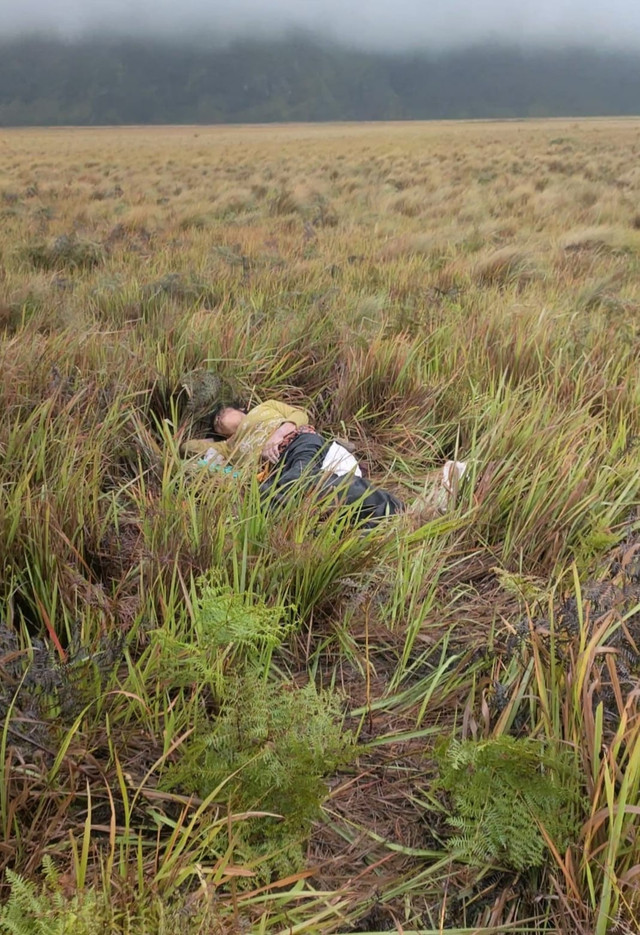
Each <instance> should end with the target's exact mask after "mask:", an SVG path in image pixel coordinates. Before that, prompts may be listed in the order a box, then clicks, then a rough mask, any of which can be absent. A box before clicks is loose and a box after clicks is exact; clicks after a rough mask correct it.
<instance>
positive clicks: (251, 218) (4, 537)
mask: <svg viewBox="0 0 640 935" xmlns="http://www.w3.org/2000/svg"><path fill="white" fill-rule="evenodd" d="M0 215H1V218H2V233H1V241H0V252H1V260H2V262H1V265H0V356H1V360H2V376H1V378H0V454H1V458H2V461H1V464H0V541H1V542H2V548H3V552H2V562H0V600H1V602H2V603H1V605H0V606H1V607H2V614H1V619H0V643H1V646H0V668H1V673H2V689H1V692H0V706H1V708H2V714H3V724H4V727H3V731H2V734H1V741H0V743H1V749H0V754H1V756H0V769H1V773H0V821H1V822H2V832H3V834H2V842H3V843H2V844H1V845H0V865H1V867H2V869H3V871H4V873H5V874H6V876H5V884H4V896H5V898H8V899H9V903H8V908H7V909H5V910H4V915H3V916H0V919H1V920H3V921H0V931H11V932H16V931H21V932H22V931H24V932H29V933H34V935H35V933H44V932H47V933H49V932H55V933H58V932H63V931H64V932H74V933H78V935H88V933H91V932H104V931H109V932H111V931H113V932H131V933H132V935H139V933H142V932H149V933H151V932H154V933H155V932H164V933H167V935H170V933H171V935H172V933H176V932H178V931H180V932H184V931H189V932H202V933H205V932H207V933H209V932H225V933H226V932H238V933H240V932H255V933H262V935H267V933H269V935H271V933H282V935H284V933H296V935H298V933H308V935H312V933H313V935H316V933H317V935H320V933H329V932H379V931H396V932H404V933H405V935H408V933H411V932H423V933H431V932H433V933H436V932H442V933H449V935H453V933H456V932H457V933H461V932H465V931H467V932H483V933H486V935H488V933H497V932H566V933H569V932H571V933H576V932H577V933H585V935H586V933H592V932H595V933H596V935H603V933H605V932H612V933H616V935H626V933H635V932H637V931H638V928H639V926H640V901H639V899H638V895H637V893H638V880H639V879H640V845H639V841H638V821H639V819H638V816H639V809H638V804H637V803H638V790H639V785H640V718H639V714H638V676H639V674H640V651H639V641H640V618H639V617H638V616H637V613H636V611H637V609H638V607H639V606H640V587H639V586H638V581H640V564H639V563H640V539H639V537H638V529H639V524H640V514H639V513H638V506H639V496H640V472H639V470H638V467H639V460H640V456H639V454H638V446H637V443H638V439H639V438H640V369H639V367H638V348H639V346H640V345H639V343H638V342H639V333H638V332H639V328H640V324H639V323H640V317H639V313H640V278H639V273H640V122H638V121H635V120H619V121H614V120H609V121H604V120H592V121H581V122H576V121H548V122H513V123H500V124H494V123H473V124H471V123H470V124H463V123H460V124H444V123H443V124H437V123H434V124H406V125H402V124H389V125H385V124H380V125H359V126H350V125H331V126H316V127H311V126H309V127H306V126H300V127H269V128H266V127H264V128H263V127H252V128H248V127H247V128H234V129H227V128H224V127H216V128H210V129H209V128H163V129H159V128H158V129H135V128H132V129H128V130H118V131H115V130H108V129H95V130H81V131H79V130H70V129H69V130H65V129H62V130H29V131H3V132H2V134H1V135H0ZM198 368H205V369H207V370H211V371H214V372H215V373H216V374H218V375H219V376H220V377H222V378H223V379H225V380H226V381H227V382H229V383H230V384H232V385H233V386H234V388H235V389H236V390H237V392H238V393H239V394H240V395H243V396H244V397H245V398H246V399H248V400H249V399H250V400H259V399H265V398H269V397H273V396H277V397H279V398H283V399H286V400H288V401H290V402H295V403H298V404H302V405H305V406H307V407H308V408H309V409H310V411H311V413H312V416H313V420H314V422H315V424H316V425H317V426H318V427H319V428H321V429H322V430H325V431H327V432H336V433H337V434H340V435H342V436H344V435H346V436H348V437H349V439H350V440H351V441H352V442H353V443H354V445H355V447H356V450H357V452H358V456H359V457H360V458H361V460H362V461H363V462H364V463H365V464H366V465H367V467H368V469H369V472H370V474H371V476H372V478H374V479H375V480H377V481H379V482H380V483H382V484H384V485H385V486H387V487H389V488H390V489H392V490H393V491H394V492H397V493H399V494H400V495H401V496H402V497H403V498H405V499H407V500H410V499H411V498H412V497H414V496H419V495H420V492H421V490H422V488H423V482H424V479H425V477H427V476H429V475H430V474H431V473H432V472H433V471H434V470H435V469H437V468H438V467H439V465H440V464H441V463H442V461H443V459H445V458H448V457H454V456H456V455H457V456H458V457H464V458H468V459H469V461H470V463H471V465H472V468H471V474H472V476H471V479H470V483H469V484H468V485H467V486H466V487H465V488H464V489H463V490H462V491H461V495H460V497H459V501H458V503H457V505H456V506H455V508H454V509H452V510H451V511H450V512H449V513H448V514H447V515H446V516H444V517H435V518H434V517H427V516H424V517H423V520H424V522H422V524H419V523H415V522H414V523H413V524H412V525H411V526H409V525H408V524H407V523H391V524H389V525H388V526H386V527H384V528H382V529H380V530H379V531H378V532H376V533H375V534H373V535H370V536H363V535H362V534H360V533H358V532H357V531H354V530H352V529H350V528H348V527H347V528H345V527H344V526H343V525H342V523H341V520H340V519H336V520H335V521H333V522H326V523H324V524H320V525H318V523H317V522H316V519H315V517H314V514H313V510H312V508H311V507H307V506H305V505H304V504H303V505H302V506H301V507H298V508H297V509H291V510H290V511H289V512H288V513H285V514H284V515H283V516H280V517H279V518H278V520H277V521H274V520H273V519H272V518H270V517H268V516H265V515H264V514H263V512H262V510H261V507H260V504H259V500H258V497H257V491H256V489H255V487H251V488H250V489H244V488H241V487H239V485H238V484H237V482H236V481H235V480H234V479H233V478H232V477H230V476H228V475H219V476H217V475H208V474H206V475H203V474H202V473H194V472H193V471H192V470H190V469H189V467H188V466H186V465H185V463H184V461H183V459H182V458H181V457H180V442H181V441H182V440H183V439H184V438H185V437H186V436H187V434H188V432H189V426H190V422H189V418H188V413H186V411H185V407H184V405H183V404H184V394H183V395H182V396H181V395H180V394H179V393H178V392H177V391H178V390H179V387H180V383H181V379H182V377H183V375H184V374H186V373H188V372H190V371H194V370H196V369H198ZM314 686H315V688H314ZM452 739H453V741H454V744H453V745H449V746H448V747H446V746H443V743H446V742H447V741H451V740H452ZM514 744H515V745H514ZM491 757H494V759H493V760H492V759H491ZM496 757H497V759H496ZM483 758H484V759H483ZM491 762H494V766H491V765H490V764H491ZM495 762H497V763H498V767H497V768H496V767H495ZM528 762H531V763H533V768H532V772H530V773H529V774H525V772H520V768H521V767H522V769H524V768H525V766H526V763H528ZM500 764H503V766H501V765H500ZM523 764H524V765H523ZM456 769H461V770H462V773H461V774H459V775H458V779H460V775H461V776H462V786H461V785H460V784H458V785H457V786H456V781H457V780H456ZM447 776H448V777H449V778H448V779H447ZM483 777H485V778H486V780H487V781H486V783H485V787H484V793H483V794H484V795H485V797H486V801H487V803H489V802H490V801H491V802H492V803H493V804H495V806H496V807H495V810H494V812H493V813H492V814H493V818H492V819H491V820H489V818H488V817H487V815H486V813H485V812H486V810H483V809H482V808H481V809H478V808H475V809H474V807H472V803H470V800H469V796H470V794H471V793H470V791H469V790H471V788H472V787H473V785H474V783H475V782H476V780H477V781H478V782H479V781H480V780H482V779H483ZM542 779H544V780H545V782H546V783H547V785H544V786H543V785H541V782H542ZM537 780H540V782H539V783H538V787H537V788H536V789H534V788H533V787H534V786H535V785H536V781H537ZM562 790H564V791H562ZM565 793H566V795H565ZM465 795H466V796H467V798H466V799H465ZM492 796H493V798H492ZM563 796H564V797H563ZM465 802H466V811H465ZM318 803H320V805H318ZM532 803H533V804H532ZM549 803H551V805H552V806H553V808H554V809H555V812H556V815H555V818H557V817H558V815H561V817H562V822H557V821H555V822H554V815H553V814H551V812H550V811H549V809H548V808H547V811H545V808H546V806H547V805H548V804H549ZM492 807H493V805H492ZM265 813H268V814H267V815H265ZM274 814H275V815H284V816H285V817H284V818H277V817H269V815H274ZM452 818H453V822H452ZM456 821H457V825H456ZM563 822H564V824H563ZM556 825H557V828H556ZM554 828H556V830H554ZM500 836H502V837H500ZM534 839H535V840H536V841H538V842H539V845H540V847H539V853H538V852H536V853H534V852H533V850H532V848H531V847H530V846H529V845H531V842H532V841H533V840H534ZM536 854H537V856H536ZM15 874H18V876H17V877H16V876H15ZM65 926H66V927H65Z"/></svg>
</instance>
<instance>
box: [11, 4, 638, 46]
mask: <svg viewBox="0 0 640 935" xmlns="http://www.w3.org/2000/svg"><path fill="white" fill-rule="evenodd" d="M292 26H299V27H304V28H306V29H310V30H312V31H314V32H317V33H318V34H321V35H328V36H330V37H331V38H334V39H340V40H343V41H346V42H349V43H352V44H356V45H359V46H367V47H373V48H389V49H391V48H394V49H397V48H409V47H415V46H423V47H424V46H426V47H442V46H449V45H452V44H453V45H459V44H466V43H469V42H473V41H483V40H486V39H492V40H496V39H497V40H501V39H509V40H514V39H515V40H517V41H518V42H522V43H528V42H535V43H538V42H545V43H546V42H561V43H563V44H565V43H568V44H571V45H575V44H585V43H588V44H594V43H595V44H603V45H607V46H611V45H614V46H615V45H619V46H621V47H628V46H635V47H639V46H640V0H0V34H2V35H7V34H12V33H15V32H16V31H18V32H25V31H27V32H30V31H33V30H34V29H39V30H40V31H42V30H46V31H51V32H54V33H61V34H63V35H72V36H75V35H78V34H81V33H82V32H84V31H86V30H88V29H95V28H98V29H100V30H102V29H104V28H105V27H107V28H109V29H119V30H124V31H125V32H131V33H140V32H143V33H145V32H149V33H157V32H159V31H164V32H169V33H170V34H175V33H177V32H189V31H194V30H195V31H198V32H201V31H202V29H203V28H205V29H207V30H212V31H215V32H216V33H217V34H224V35H225V36H226V35H237V34H244V35H246V34H252V33H265V32H272V31H279V30H282V29H286V28H287V27H292Z"/></svg>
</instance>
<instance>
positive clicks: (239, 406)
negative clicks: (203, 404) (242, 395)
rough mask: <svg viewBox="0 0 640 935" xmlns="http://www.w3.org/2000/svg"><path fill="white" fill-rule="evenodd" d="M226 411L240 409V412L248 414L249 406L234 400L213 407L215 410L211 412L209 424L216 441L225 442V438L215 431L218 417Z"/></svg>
mask: <svg viewBox="0 0 640 935" xmlns="http://www.w3.org/2000/svg"><path fill="white" fill-rule="evenodd" d="M224 409H239V410H240V412H244V413H246V411H247V406H246V403H244V402H242V401H241V400H239V399H234V400H232V401H231V402H218V403H216V404H215V406H214V407H213V409H212V410H211V412H210V413H209V416H208V419H209V424H210V426H211V435H212V437H213V438H214V439H215V441H225V436H224V435H220V434H218V432H216V431H215V422H216V419H217V418H218V416H219V415H220V413H221V412H222V411H223V410H224Z"/></svg>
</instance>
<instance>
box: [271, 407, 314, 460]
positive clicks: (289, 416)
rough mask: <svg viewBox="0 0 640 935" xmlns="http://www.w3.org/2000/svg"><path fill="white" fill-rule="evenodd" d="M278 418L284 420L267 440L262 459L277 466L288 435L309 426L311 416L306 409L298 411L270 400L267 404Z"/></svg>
mask: <svg viewBox="0 0 640 935" xmlns="http://www.w3.org/2000/svg"><path fill="white" fill-rule="evenodd" d="M265 406H269V407H270V409H271V411H272V412H273V413H274V415H275V416H276V417H277V416H279V417H281V418H282V420H283V421H282V423H281V424H280V425H279V426H278V428H277V429H276V430H275V432H273V433H272V434H271V435H270V436H269V438H268V439H267V440H266V442H265V444H264V447H263V449H262V457H263V458H264V459H265V460H266V461H270V462H271V463H272V464H275V463H276V461H277V460H278V458H279V457H280V446H281V444H282V442H283V441H284V440H285V439H286V437H287V436H288V435H290V434H291V433H292V432H294V431H295V430H296V429H299V428H301V427H302V426H303V425H308V424H309V414H308V413H307V412H306V411H305V410H304V409H296V408H295V407H294V406H288V405H287V404H286V403H281V402H278V401H277V400H269V401H268V402H267V403H265Z"/></svg>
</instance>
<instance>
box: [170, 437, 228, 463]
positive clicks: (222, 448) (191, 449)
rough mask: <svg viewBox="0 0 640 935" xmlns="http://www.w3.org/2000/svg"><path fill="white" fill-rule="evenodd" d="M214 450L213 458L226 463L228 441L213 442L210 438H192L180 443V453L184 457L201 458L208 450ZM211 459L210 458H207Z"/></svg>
mask: <svg viewBox="0 0 640 935" xmlns="http://www.w3.org/2000/svg"><path fill="white" fill-rule="evenodd" d="M212 449H213V451H214V452H215V454H214V456H213V457H214V458H215V460H216V461H219V463H220V464H226V463H227V461H228V460H229V444H228V442H214V441H212V440H211V439H210V438H192V439H190V440H189V441H187V442H184V443H183V445H182V454H183V455H184V457H185V458H195V457H196V456H199V457H201V458H203V457H204V456H205V455H206V454H207V453H208V452H209V451H211V450H212ZM209 460H212V459H209Z"/></svg>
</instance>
